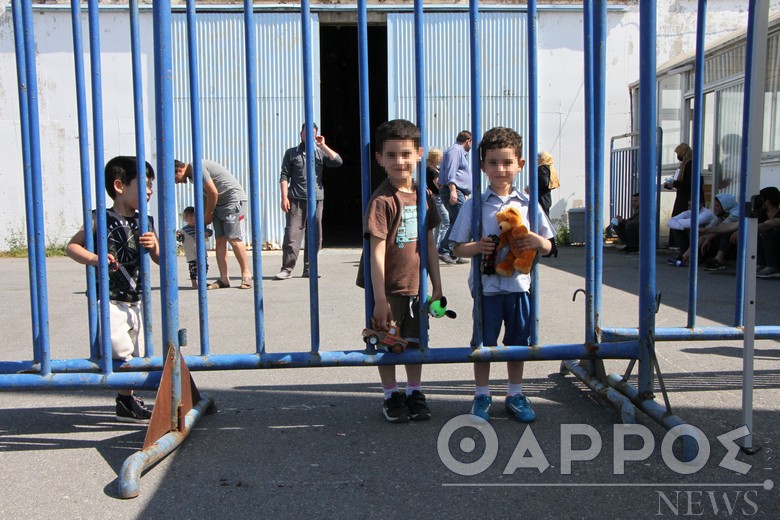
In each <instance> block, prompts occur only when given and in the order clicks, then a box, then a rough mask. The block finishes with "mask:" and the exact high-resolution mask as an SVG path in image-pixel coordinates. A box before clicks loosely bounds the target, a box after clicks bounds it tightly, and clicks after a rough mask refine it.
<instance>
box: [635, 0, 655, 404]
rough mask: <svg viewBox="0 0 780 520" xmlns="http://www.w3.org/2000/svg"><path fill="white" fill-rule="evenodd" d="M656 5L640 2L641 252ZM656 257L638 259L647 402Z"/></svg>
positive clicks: (648, 235) (647, 230) (647, 231)
mask: <svg viewBox="0 0 780 520" xmlns="http://www.w3.org/2000/svg"><path fill="white" fill-rule="evenodd" d="M655 9H656V3H655V1H653V0H640V3H639V48H640V56H641V58H640V60H639V76H640V79H639V89H640V91H641V93H642V96H641V97H642V100H641V104H640V116H639V120H640V121H641V133H640V138H639V140H640V147H639V185H640V189H639V191H640V193H641V194H642V195H643V197H641V203H640V205H639V214H640V217H639V218H640V221H641V222H642V226H641V227H640V230H639V235H640V245H639V249H640V250H642V251H645V252H647V251H654V250H655V240H654V238H655V230H656V226H657V223H656V221H655V214H656V208H655V197H653V196H651V195H654V193H655V172H656V162H657V160H658V159H657V156H656V131H655V127H656V106H657V105H656V102H657V86H656V70H655V68H656V60H655V51H656V34H655V31H656V11H655ZM655 261H656V259H655V255H649V254H643V255H641V256H640V257H639V279H640V280H641V281H642V282H641V283H640V287H639V347H640V354H639V395H640V397H641V398H643V399H645V398H649V397H650V396H651V395H652V392H653V362H652V360H653V356H654V355H655V354H654V350H655V339H654V337H653V333H654V329H655V306H656V303H655Z"/></svg>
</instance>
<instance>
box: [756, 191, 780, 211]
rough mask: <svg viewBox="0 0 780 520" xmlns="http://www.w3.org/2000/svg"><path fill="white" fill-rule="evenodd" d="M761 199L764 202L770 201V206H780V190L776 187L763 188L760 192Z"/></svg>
mask: <svg viewBox="0 0 780 520" xmlns="http://www.w3.org/2000/svg"><path fill="white" fill-rule="evenodd" d="M759 193H760V194H761V198H763V199H764V200H768V201H769V202H770V204H772V205H773V206H778V205H780V190H778V189H777V188H775V187H774V186H767V187H766V188H763V189H762V190H761V191H760V192H759Z"/></svg>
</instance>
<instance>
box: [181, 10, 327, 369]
mask: <svg viewBox="0 0 780 520" xmlns="http://www.w3.org/2000/svg"><path fill="white" fill-rule="evenodd" d="M193 3H194V0H193ZM244 42H245V45H246V98H247V106H246V114H247V119H248V122H247V137H248V146H249V193H250V194H251V196H250V197H249V205H250V213H251V215H250V216H251V219H252V274H253V277H254V280H255V283H254V284H252V286H253V288H254V297H255V307H254V308H255V350H256V352H257V353H258V354H262V353H263V352H265V330H264V324H263V322H264V320H263V304H262V302H263V286H262V279H263V276H262V273H263V255H262V249H263V246H262V243H263V242H262V240H261V238H260V231H261V228H260V186H259V183H258V175H259V172H260V166H259V160H258V149H259V137H258V135H259V131H258V119H257V56H256V54H257V53H256V51H255V15H254V8H253V7H252V0H244ZM309 186H313V184H309ZM308 245H309V244H308V239H307V244H306V246H307V247H308ZM314 272H316V271H314ZM314 278H315V281H316V276H314ZM315 286H316V285H315Z"/></svg>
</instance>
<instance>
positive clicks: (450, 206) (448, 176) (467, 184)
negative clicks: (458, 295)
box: [439, 130, 472, 264]
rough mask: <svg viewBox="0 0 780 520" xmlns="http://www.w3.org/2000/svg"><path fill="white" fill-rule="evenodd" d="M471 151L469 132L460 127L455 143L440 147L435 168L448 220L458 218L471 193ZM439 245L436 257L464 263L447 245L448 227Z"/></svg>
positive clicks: (448, 242)
mask: <svg viewBox="0 0 780 520" xmlns="http://www.w3.org/2000/svg"><path fill="white" fill-rule="evenodd" d="M470 150H471V132H469V131H468V130H462V131H461V132H459V133H458V137H457V138H456V139H455V144H453V145H452V146H450V147H449V148H447V149H446V150H444V156H443V157H442V160H441V167H440V168H439V197H441V202H442V204H443V205H444V208H445V209H446V210H447V212H448V213H449V214H450V222H452V223H453V225H454V224H455V221H456V220H458V214H459V213H460V208H462V207H463V203H464V202H466V199H467V198H469V196H470V195H471V188H472V184H471V182H472V181H471V162H470V161H469V157H468V155H467V154H468V152H469V151H470ZM451 229H452V228H451V227H450V229H448V230H447V234H446V235H444V238H442V240H441V242H440V244H439V258H440V259H441V260H442V262H445V263H448V264H454V263H459V264H462V263H466V262H467V260H466V259H460V258H456V257H455V256H454V255H453V254H452V248H451V246H450V230H451Z"/></svg>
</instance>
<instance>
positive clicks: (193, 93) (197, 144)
mask: <svg viewBox="0 0 780 520" xmlns="http://www.w3.org/2000/svg"><path fill="white" fill-rule="evenodd" d="M195 10H196V7H195V0H187V59H188V61H187V65H188V67H189V82H190V134H191V136H192V162H191V165H192V184H193V186H194V191H195V247H196V254H197V256H198V265H199V266H202V267H203V268H202V269H198V315H199V317H198V327H199V330H200V354H201V355H202V356H208V355H209V354H210V353H211V349H210V344H211V342H210V338H209V305H208V298H207V297H206V291H207V289H208V287H207V280H206V269H205V266H206V262H207V261H208V260H207V258H206V234H205V232H206V225H205V224H204V219H205V215H204V214H203V212H204V208H203V139H202V132H201V121H200V74H199V72H198V28H197V22H196V19H195Z"/></svg>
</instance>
